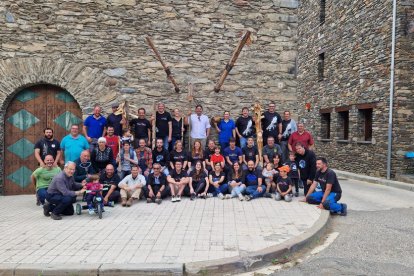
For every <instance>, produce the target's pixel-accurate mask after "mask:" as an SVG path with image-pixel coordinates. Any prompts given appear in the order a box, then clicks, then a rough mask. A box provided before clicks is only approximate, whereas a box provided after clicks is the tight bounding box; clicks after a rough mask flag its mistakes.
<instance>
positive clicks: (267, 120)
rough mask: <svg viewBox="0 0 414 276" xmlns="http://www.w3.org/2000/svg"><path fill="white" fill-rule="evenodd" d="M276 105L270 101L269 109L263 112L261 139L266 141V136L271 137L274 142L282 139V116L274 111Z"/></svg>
mask: <svg viewBox="0 0 414 276" xmlns="http://www.w3.org/2000/svg"><path fill="white" fill-rule="evenodd" d="M275 109H276V105H275V103H273V102H271V103H270V104H269V110H268V111H266V112H264V113H263V116H264V118H263V119H262V128H263V141H264V142H265V143H266V142H267V138H268V137H273V138H274V139H275V142H276V143H279V141H280V140H281V139H282V117H280V115H279V113H277V112H276V111H275Z"/></svg>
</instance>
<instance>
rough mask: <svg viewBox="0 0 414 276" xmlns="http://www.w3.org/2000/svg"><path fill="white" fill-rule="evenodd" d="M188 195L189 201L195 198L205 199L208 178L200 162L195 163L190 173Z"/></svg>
mask: <svg viewBox="0 0 414 276" xmlns="http://www.w3.org/2000/svg"><path fill="white" fill-rule="evenodd" d="M189 186H190V194H191V198H190V199H191V200H194V199H195V198H196V197H200V198H204V199H205V198H206V196H207V190H208V186H209V185H208V177H207V174H206V172H205V169H204V167H203V163H202V162H201V161H197V162H196V163H195V165H194V170H193V171H191V173H190V184H189Z"/></svg>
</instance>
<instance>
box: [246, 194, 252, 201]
mask: <svg viewBox="0 0 414 276" xmlns="http://www.w3.org/2000/svg"><path fill="white" fill-rule="evenodd" d="M252 198H253V197H252V196H251V195H246V196H244V200H246V201H250V200H252Z"/></svg>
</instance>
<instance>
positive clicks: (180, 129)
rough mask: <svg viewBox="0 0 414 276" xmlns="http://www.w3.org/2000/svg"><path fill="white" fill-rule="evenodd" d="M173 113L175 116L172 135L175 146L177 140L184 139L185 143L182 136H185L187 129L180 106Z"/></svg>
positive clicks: (172, 142)
mask: <svg viewBox="0 0 414 276" xmlns="http://www.w3.org/2000/svg"><path fill="white" fill-rule="evenodd" d="M173 115H174V117H173V119H172V137H171V146H172V147H174V145H175V142H176V141H178V140H180V141H183V144H184V140H182V138H183V133H184V131H185V129H184V121H183V117H182V116H181V113H180V110H179V109H178V108H176V109H174V112H173ZM183 147H184V145H183Z"/></svg>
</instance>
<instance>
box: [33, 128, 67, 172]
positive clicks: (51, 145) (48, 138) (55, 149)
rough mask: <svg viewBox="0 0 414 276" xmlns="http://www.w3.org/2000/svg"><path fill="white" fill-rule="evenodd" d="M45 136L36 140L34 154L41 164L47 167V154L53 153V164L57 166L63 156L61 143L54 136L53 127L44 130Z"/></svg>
mask: <svg viewBox="0 0 414 276" xmlns="http://www.w3.org/2000/svg"><path fill="white" fill-rule="evenodd" d="M43 132H44V134H45V136H44V137H43V138H42V139H40V140H39V141H37V142H36V144H35V146H34V150H35V152H34V154H35V158H36V160H37V162H39V166H41V167H45V163H44V161H43V160H44V159H45V157H46V155H49V154H50V155H52V156H53V159H54V163H53V166H55V167H56V166H57V165H58V162H59V160H60V158H61V155H62V152H61V150H60V143H59V141H58V140H56V139H54V138H53V129H51V128H50V127H47V128H45V130H44V131H43Z"/></svg>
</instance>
